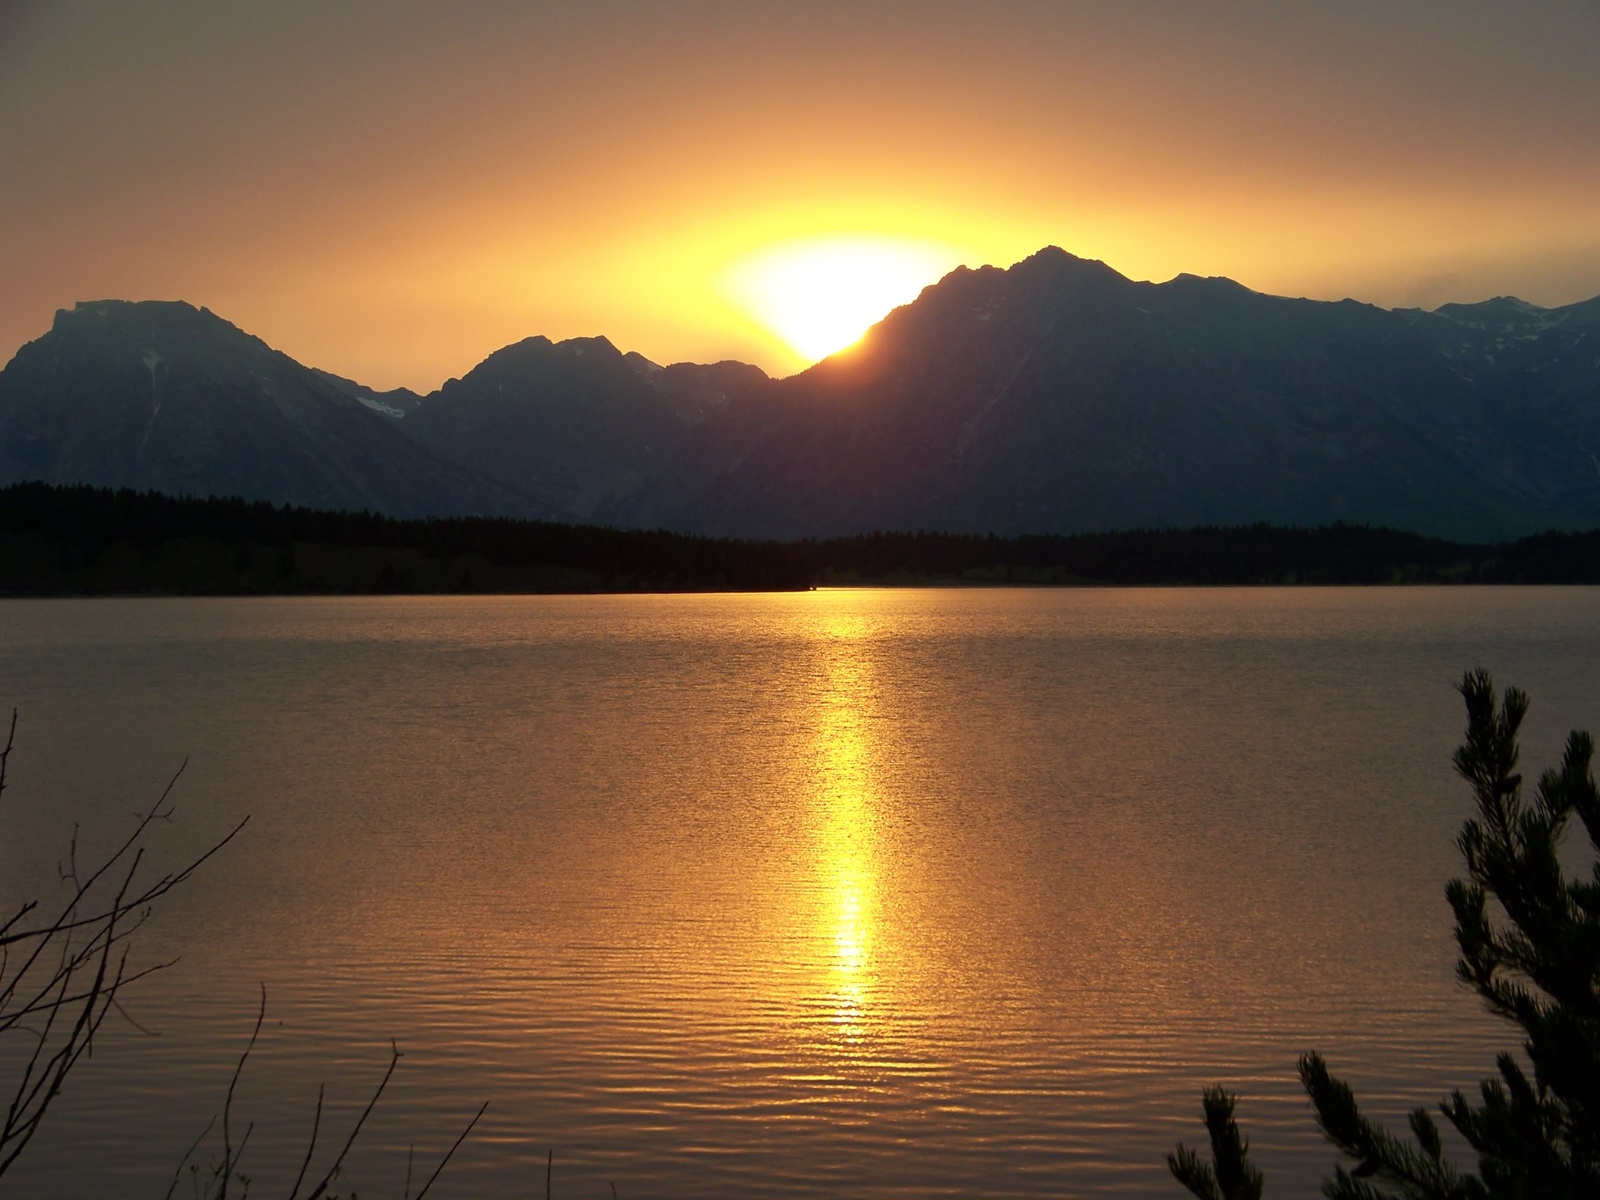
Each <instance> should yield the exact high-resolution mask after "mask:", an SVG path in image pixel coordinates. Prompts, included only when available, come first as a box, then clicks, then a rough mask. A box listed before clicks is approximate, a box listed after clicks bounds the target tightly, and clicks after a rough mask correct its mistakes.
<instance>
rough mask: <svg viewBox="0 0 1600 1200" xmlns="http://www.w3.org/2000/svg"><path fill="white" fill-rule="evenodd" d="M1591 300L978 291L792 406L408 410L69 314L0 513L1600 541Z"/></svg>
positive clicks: (858, 351)
mask: <svg viewBox="0 0 1600 1200" xmlns="http://www.w3.org/2000/svg"><path fill="white" fill-rule="evenodd" d="M1597 456H1600V297H1597V298H1596V299H1594V300H1589V301H1586V302H1583V303H1580V304H1573V305H1568V306H1566V307H1563V308H1554V309H1545V308H1539V307H1536V306H1534V305H1530V304H1527V303H1524V302H1523V301H1520V300H1516V299H1512V298H1504V297H1503V298H1498V299H1494V300H1489V301H1485V302H1483V303H1481V304H1470V305H1464V304H1451V305H1445V306H1444V307H1442V308H1439V309H1437V310H1434V311H1432V312H1424V311H1421V310H1416V309H1399V310H1387V309H1381V308H1377V307H1374V306H1371V305H1366V304H1359V303H1357V302H1355V301H1351V300H1345V301H1339V302H1332V303H1330V302H1324V301H1313V300H1303V299H1287V298H1283V297H1278V296H1270V295H1264V294H1262V293H1258V292H1253V291H1251V290H1249V289H1247V288H1245V287H1243V286H1241V285H1239V284H1237V283H1235V282H1233V281H1231V280H1227V279H1218V278H1198V277H1196V276H1192V275H1180V276H1178V277H1177V278H1175V279H1173V280H1171V281H1169V282H1166V283H1160V284H1155V283H1142V282H1135V281H1132V280H1129V279H1127V278H1125V277H1123V276H1122V275H1120V274H1118V273H1117V272H1116V271H1114V270H1112V269H1111V268H1110V267H1108V266H1106V265H1105V264H1104V263H1101V262H1097V261H1091V260H1085V259H1080V258H1076V257H1074V256H1073V255H1070V254H1067V253H1065V252H1064V251H1061V250H1058V249H1055V248H1048V249H1045V250H1042V251H1040V252H1039V253H1037V254H1035V255H1033V256H1031V257H1030V258H1028V259H1025V260H1024V261H1022V262H1020V263H1017V264H1016V265H1015V266H1013V267H1011V268H1009V269H1005V270H1002V269H999V268H995V267H982V268H978V269H976V270H970V269H967V268H960V269H958V270H956V271H954V272H952V273H951V274H949V275H947V276H946V277H945V278H944V279H942V280H940V281H939V282H938V283H936V284H933V285H931V286H929V287H928V288H926V289H924V291H923V292H922V294H921V296H919V297H918V298H917V299H916V300H915V301H914V302H912V303H911V304H908V305H906V306H904V307H902V308H898V309H896V310H894V311H893V312H891V313H889V314H888V315H887V316H886V317H885V318H884V319H883V320H882V321H881V322H880V323H879V324H877V325H876V326H874V327H873V328H872V329H871V330H870V331H869V332H868V333H867V335H866V336H865V337H864V338H863V339H862V341H861V342H860V343H858V344H857V345H856V346H854V347H852V348H851V349H849V350H847V351H844V352H841V353H839V354H836V355H834V356H832V357H830V358H828V359H825V360H823V361H822V362H820V363H818V364H816V365H815V366H813V367H811V368H810V369H809V370H806V371H803V372H801V373H800V374H798V375H794V376H791V377H789V378H787V379H772V378H769V377H768V376H767V375H766V374H764V373H763V372H762V371H760V370H759V369H758V368H756V367H753V366H749V365H747V364H743V363H736V362H722V363H714V364H708V365H700V364H690V363H680V364H675V365H670V366H658V365H657V364H655V363H652V362H650V361H649V360H647V359H645V358H643V357H641V356H640V355H638V354H625V353H622V352H620V351H619V350H618V349H617V348H616V347H615V346H613V345H612V344H611V343H610V342H609V341H607V340H606V339H605V338H603V337H595V338H578V339H572V340H569V341H563V342H551V341H549V340H547V339H545V338H542V337H532V338H528V339H526V340H524V341H521V342H518V343H516V344H514V345H511V346H507V347H505V348H504V349H501V350H499V351H496V352H495V353H494V354H491V355H490V356H489V357H488V358H487V359H485V360H484V361H483V362H482V363H480V364H479V365H478V366H476V367H475V368H473V369H472V370H471V371H469V372H468V373H467V374H466V375H464V376H463V377H461V378H460V379H452V380H450V381H449V382H447V383H446V384H445V385H444V386H443V387H442V388H440V389H439V390H437V391H435V392H433V393H431V394H429V395H426V396H419V395H418V394H416V393H414V392H410V391H407V390H405V389H399V390H396V391H390V392H379V391H374V390H372V389H369V388H366V387H363V386H361V385H360V384H358V383H355V382H353V381H351V380H347V379H342V378H340V377H338V376H335V375H331V374H329V373H327V372H324V371H318V370H315V369H312V368H309V367H305V366H302V365H301V364H299V363H297V362H295V361H294V360H293V359H291V358H289V357H288V356H287V355H284V354H282V353H280V352H278V351H275V350H273V349H272V348H270V347H269V346H267V345H266V344H265V343H264V342H261V341H260V340H259V339H257V338H254V337H251V336H250V335H248V334H246V333H244V332H242V331H241V330H239V329H237V328H235V327H234V326H232V325H230V324H229V323H228V322H226V321H224V320H223V319H221V318H220V317H217V316H216V315H214V314H212V313H211V312H209V311H208V310H205V309H195V308H192V307H191V306H189V305H187V304H183V303H177V302H151V301H146V302H138V303H134V302H125V301H99V302H91V303H80V304H79V305H77V306H76V307H75V308H73V309H71V310H63V311H62V312H60V313H58V314H57V315H56V319H55V323H54V325H53V327H52V328H51V330H50V332H49V333H47V334H45V335H44V336H43V337H41V338H39V339H38V340H36V341H34V342H31V343H29V344H28V345H26V346H24V347H23V348H22V349H21V350H20V351H18V353H17V355H16V357H15V358H14V359H13V360H12V361H11V363H10V364H9V365H8V366H7V367H6V368H5V370H4V371H3V372H0V483H4V482H13V481H20V480H24V479H42V480H46V481H49V482H54V483H68V482H83V483H93V484H97V485H101V486H114V487H133V488H143V489H153V490H158V491H164V492H169V493H174V494H185V493H187V494H198V495H206V494H216V495H240V496H245V497H248V498H253V499H268V500H273V501H277V502H290V503H295V504H299V505H306V506H315V507H326V508H345V509H370V510H372V511H376V512H383V513H389V514H394V515H400V516H409V515H424V514H435V515H450V514H467V513H482V514H496V515H508V516H519V517H533V518H541V519H559V520H566V521H578V522H593V523H600V524H608V525H616V526H621V527H641V528H657V527H659V528H668V529H675V530H681V531H686V532H694V533H704V534H718V535H738V536H746V537H763V538H773V537H778V538H793V537H812V536H830V535H837V534H852V533H859V532H865V531H869V530H875V529H884V530H890V529H904V530H912V529H919V528H925V529H942V530H949V531H954V532H972V533H989V532H994V533H1001V534H1016V533H1069V532H1079V531H1093V530H1108V529H1119V528H1135V527H1143V528H1162V527H1188V526H1194V525H1204V524H1245V523H1252V522H1256V521H1269V522H1273V523H1277V524H1299V525H1321V524H1327V523H1330V522H1333V521H1340V520H1342V521H1347V522H1359V523H1371V524H1382V525H1388V526H1392V527H1395V528H1400V529H1408V530H1414V531H1417V532H1423V533H1429V534H1437V535H1442V536H1446V537H1452V538H1458V539H1465V540H1479V541H1487V540H1493V539H1497V538H1506V537H1515V536H1518V535H1521V534H1524V533H1528V532H1533V531H1536V530H1542V529H1545V528H1552V527H1554V528H1580V527H1581V528H1588V527H1594V526H1600V457H1597Z"/></svg>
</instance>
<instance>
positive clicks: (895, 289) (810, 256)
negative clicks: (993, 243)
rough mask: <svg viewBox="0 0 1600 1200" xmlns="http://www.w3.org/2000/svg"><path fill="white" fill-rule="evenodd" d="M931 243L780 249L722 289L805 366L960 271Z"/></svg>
mask: <svg viewBox="0 0 1600 1200" xmlns="http://www.w3.org/2000/svg"><path fill="white" fill-rule="evenodd" d="M960 261H961V258H960V255H959V253H958V252H957V251H955V250H953V249H952V248H951V247H948V246H942V245H939V244H938V243H934V242H920V241H908V240H904V239H896V238H891V237H881V236H868V235H851V236H837V237H826V238H810V239H806V240H802V241H792V242H783V243H780V244H778V245H775V246H769V247H766V248H765V249H762V250H758V251H756V252H755V253H753V254H750V255H748V256H746V257H745V258H742V259H740V260H739V261H738V262H736V263H735V264H734V265H733V266H732V267H731V268H730V269H729V270H728V272H727V273H726V275H725V277H724V280H723V284H724V290H725V291H726V292H727V293H728V295H729V297H730V299H732V300H733V301H734V303H735V304H736V305H738V307H739V308H740V309H741V310H743V311H744V312H745V314H746V315H747V316H749V317H750V318H751V319H752V320H753V321H755V322H756V323H757V324H759V325H761V326H763V327H764V328H766V329H768V330H770V331H772V332H773V333H775V334H776V335H777V336H778V337H779V338H781V339H782V340H783V341H784V342H785V343H787V344H788V345H789V346H790V348H792V349H793V350H794V352H795V353H796V354H797V355H799V356H800V357H801V358H802V359H804V360H805V361H806V362H815V361H816V360H818V359H821V358H826V357H827V356H828V355H830V354H833V353H835V352H837V351H839V350H843V349H844V348H845V347H846V346H850V345H853V344H855V343H856V342H858V341H860V340H861V336H862V334H864V333H866V331H867V330H868V329H869V328H871V327H872V325H874V324H875V323H877V322H878V321H880V320H882V319H883V317H884V316H885V315H886V314H887V313H888V312H889V310H890V309H893V308H895V307H897V306H898V305H901V304H908V303H910V302H911V301H912V300H915V299H916V298H917V294H918V293H919V292H920V291H921V290H922V289H923V288H924V287H926V286H928V285H929V284H930V283H935V282H937V281H938V279H939V278H940V277H941V276H942V275H944V274H945V273H946V272H948V271H949V270H951V269H952V268H953V267H955V266H958V265H959V264H960Z"/></svg>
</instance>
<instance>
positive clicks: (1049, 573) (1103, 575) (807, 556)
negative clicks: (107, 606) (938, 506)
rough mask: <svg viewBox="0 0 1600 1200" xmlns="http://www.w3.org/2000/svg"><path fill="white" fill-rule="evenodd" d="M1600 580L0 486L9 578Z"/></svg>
mask: <svg viewBox="0 0 1600 1200" xmlns="http://www.w3.org/2000/svg"><path fill="white" fill-rule="evenodd" d="M939 583H966V584H1058V585H1060V584H1065V585H1071V584H1113V585H1125V586H1139V585H1155V584H1192V585H1294V584H1337V585H1347V584H1393V583H1434V584H1442V583H1541V584H1542V583H1568V584H1572V583H1589V584H1592V583H1600V530H1596V531H1588V532H1581V533H1564V532H1556V531H1551V532H1547V533H1543V534H1538V535H1536V536H1532V537H1526V538H1522V539H1520V540H1518V541H1514V542H1507V543H1500V544H1473V543H1460V542H1451V541H1446V540H1444V539H1441V538H1433V537H1427V536H1424V535H1421V534H1416V533H1407V532H1403V531H1399V530H1394V529H1386V528H1377V527H1372V526H1366V525H1347V524H1334V525H1328V526H1323V527H1320V528H1294V527H1286V526H1275V525H1267V524H1256V525H1248V526H1234V527H1219V526H1208V527H1200V528H1194V529H1184V530H1176V529H1160V530H1149V529H1144V530H1129V531H1122V532H1113V533H1084V534H1073V535H1067V536H1055V535H1028V536H1020V537H999V536H995V535H989V536H981V535H970V534H954V533H938V532H929V531H919V532H915V533H894V532H880V533H872V534H866V535H862V536H855V537H836V538H827V539H807V540H803V541H795V542H777V541H753V540H739V539H731V538H711V537H700V536H694V535H689V534H681V533H671V532H668V531H665V530H624V529H612V528H606V527H602V526H595V525H578V524H563V523H556V522H547V521H524V520H515V519H511V518H504V517H428V518H413V519H402V518H396V517H388V516H383V515H380V514H377V513H372V512H336V511H327V510H319V509H309V508H300V507H296V506H293V505H274V504H272V503H269V502H267V501H250V500H243V499H238V498H216V497H212V498H207V499H201V498H198V497H192V496H177V497H175V496H167V495H163V494H160V493H156V492H140V491H133V490H129V489H123V490H120V491H113V490H110V489H106V488H95V487H89V486H59V487H58V486H51V485H49V484H43V483H20V484H13V485H11V486H9V487H5V488H0V593H4V594H9V595H65V594H95V593H107V594H112V593H129V592H133V593H138V592H150V593H162V592H177V593H191V594H213V593H222V594H228V593H258V594H272V593H316V592H338V593H373V592H587V591H694V590H729V591H752V590H759V591H781V590H798V589H804V588H807V587H813V586H818V585H829V584H891V585H892V584H939Z"/></svg>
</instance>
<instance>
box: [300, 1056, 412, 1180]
mask: <svg viewBox="0 0 1600 1200" xmlns="http://www.w3.org/2000/svg"><path fill="white" fill-rule="evenodd" d="M389 1049H390V1050H391V1052H392V1053H393V1055H394V1057H393V1058H391V1059H390V1060H389V1069H388V1070H387V1071H385V1072H384V1073H383V1079H382V1080H380V1081H379V1083H378V1090H377V1091H375V1092H373V1093H372V1099H371V1100H368V1101H367V1107H366V1108H364V1109H362V1110H361V1116H360V1118H359V1119H358V1120H357V1121H356V1127H355V1128H354V1129H352V1130H351V1131H350V1136H349V1138H348V1139H346V1141H345V1144H344V1149H343V1150H341V1151H339V1157H338V1158H336V1159H334V1160H333V1166H331V1167H329V1168H328V1173H327V1174H326V1175H324V1176H323V1177H322V1180H321V1182H319V1183H318V1184H317V1186H316V1187H314V1188H312V1189H311V1194H310V1195H309V1196H307V1197H306V1200H317V1198H318V1197H319V1196H321V1195H322V1194H323V1193H324V1192H326V1191H327V1190H328V1185H329V1184H330V1183H332V1182H333V1177H334V1175H335V1173H337V1172H338V1170H339V1168H340V1166H342V1165H343V1163H344V1157H345V1155H347V1154H349V1153H350V1147H351V1146H353V1145H355V1143H356V1135H357V1134H358V1133H360V1132H361V1127H362V1126H363V1125H364V1124H366V1121H367V1118H368V1117H369V1116H371V1115H372V1110H373V1108H374V1107H375V1106H376V1105H377V1103H378V1097H379V1096H381V1095H383V1089H384V1088H386V1087H388V1086H389V1079H390V1077H391V1076H392V1075H393V1074H394V1069H395V1067H397V1066H398V1065H399V1063H400V1050H399V1048H398V1047H397V1046H395V1044H394V1043H393V1042H390V1043H389Z"/></svg>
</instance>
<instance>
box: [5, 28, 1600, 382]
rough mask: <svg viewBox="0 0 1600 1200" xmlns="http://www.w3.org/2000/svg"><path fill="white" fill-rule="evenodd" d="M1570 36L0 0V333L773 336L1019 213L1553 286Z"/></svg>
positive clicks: (1591, 39)
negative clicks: (99, 310) (166, 305)
mask: <svg viewBox="0 0 1600 1200" xmlns="http://www.w3.org/2000/svg"><path fill="white" fill-rule="evenodd" d="M1596 63H1600V0H1528V2H1524V3H1510V2H1508V0H1498V2H1495V3H1488V2H1480V0H1382V2H1378V0H1337V2H1330V0H1320V2H1318V3H1305V2H1303V0H1117V2H1115V3H1109V2H1097V3H1086V2H1085V3H1075V2H1073V0H990V2H989V3H952V2H947V0H916V2H912V0H849V2H848V3H846V2H838V0H807V2H805V3H793V2H779V0H737V2H733V0H588V2H586V3H538V2H528V0H520V2H511V0H454V2H452V3H425V2H423V0H381V2H380V0H316V2H303V0H272V2H270V3H269V2H265V0H262V2H259V3H247V2H244V0H141V2H139V3H130V2H128V0H67V2H62V3H49V2H30V0H20V2H19V0H0V358H4V359H9V357H10V356H11V354H12V353H13V352H14V351H15V350H16V348H17V347H18V346H20V345H21V344H22V343H23V342H25V341H27V340H29V339H32V338H35V337H38V336H40V335H41V334H43V333H44V332H45V331H46V330H47V329H48V328H49V326H50V322H51V319H52V316H53V314H54V312H55V310H56V309H58V308H62V307H70V306H71V305H72V304H73V303H74V302H75V301H78V300H88V299H101V298H106V297H118V298H123V299H182V300H188V301H190V302H191V303H194V304H197V305H204V306H207V307H209V308H211V309H212V310H213V311H215V312H217V313H218V314H220V315H222V316H223V317H226V318H227V319H228V320H230V321H232V322H234V323H235V324H236V325H239V326H240V327H242V328H244V329H246V330H248V331H249V332H251V333H254V334H256V335H258V336H260V337H262V338H264V339H265V340H266V341H267V342H268V343H270V344H271V345H273V346H275V347H277V348H279V349H282V350H284V351H286V352H287V353H289V354H291V355H293V356H294V357H295V358H297V359H299V360H300V361H302V362H305V363H307V364H310V365H313V366H318V367H322V368H325V369H327V370H331V371H336V372H338V373H339V374H342V375H347V376H350V377H352V378H355V379H358V380H360V381H361V382H363V383H366V384H368V385H370V386H374V387H384V388H387V387H394V386H400V385H405V386H409V387H412V388H416V389H418V390H428V389H431V388H433V387H436V386H438V384H439V383H441V382H442V381H443V380H444V379H446V378H448V377H450V376H454V375H461V374H463V373H465V372H466V371H467V370H469V369H470V368H471V367H472V366H473V365H475V364H476V363H477V362H478V361H480V360H481V359H482V358H483V357H485V356H486V355H487V354H488V353H490V352H491V351H493V350H494V349H496V348H498V347H500V346H502V345H505V344H507V343H509V342H512V341H516V340H518V339H520V338H523V337H527V336H529V335H532V334H544V335H546V336H548V337H551V338H557V339H559V338H564V337H573V336H591V335H595V334H604V335H606V336H608V337H609V338H610V339H611V340H612V341H613V342H615V343H616V344H617V345H618V346H619V347H620V348H622V349H625V350H637V351H639V352H641V353H643V354H645V355H647V356H648V357H650V358H652V359H655V360H657V361H660V362H672V361H680V360H686V359H689V360H696V361H707V360H714V359H719V358H740V359H744V360H745V361H750V362H755V363H757V364H759V365H761V366H762V367H764V368H766V369H767V370H769V371H771V372H773V373H777V374H786V373H788V372H790V371H792V370H795V369H797V368H798V367H800V366H802V365H804V363H805V362H806V361H807V360H808V359H809V358H811V357H814V356H815V355H816V354H817V353H818V352H819V347H821V346H823V345H824V344H825V343H826V337H825V336H824V331H823V329H822V326H823V324H824V323H825V322H824V317H825V316H827V315H829V314H831V316H832V318H833V319H834V320H835V321H837V320H845V321H846V323H847V324H848V323H849V321H850V320H854V319H855V318H854V317H851V316H848V315H847V314H845V312H844V310H845V309H846V308H847V307H848V305H850V304H857V305H860V304H881V305H882V306H883V307H885V308H886V307H887V306H888V305H889V304H892V303H898V302H902V301H904V300H909V299H911V298H912V297H913V296H914V294H915V291H916V288H917V287H919V286H921V284H923V283H931V282H933V281H934V279H936V278H937V277H938V275H939V274H941V273H943V271H945V270H948V269H950V268H952V267H954V266H956V265H958V264H961V263H965V264H967V265H972V266H976V265H979V264H981V263H995V264H998V265H1002V266H1004V265H1009V264H1010V263H1012V262H1015V261H1017V260H1018V259H1021V258H1023V257H1025V256H1026V255H1028V254H1030V253H1032V252H1033V251H1035V250H1037V249H1039V248H1040V247H1042V246H1045V245H1058V246H1061V247H1063V248H1064V249H1067V250H1069V251H1071V252H1073V253H1075V254H1078V255H1081V256H1084V257H1088V258H1099V259H1103V260H1105V261H1106V262H1107V263H1109V264H1110V265H1111V266H1113V267H1115V268H1116V269H1117V270H1119V271H1121V272H1122V273H1123V274H1125V275H1128V276H1130V277H1132V278H1136V279H1152V280H1158V281H1159V280H1164V279H1168V278H1171V277H1172V276H1173V275H1175V274H1178V273H1179V272H1185V271H1187V272H1191V273H1194V274H1201V275H1227V276H1230V277H1232V278H1234V279H1237V280H1239V281H1240V282H1242V283H1244V284H1246V285H1248V286H1250V287H1253V288H1257V289H1260V290H1263V291H1270V292H1275V293H1280V294H1285V295H1296V296H1298V295H1305V296H1311V297H1317V298H1326V299H1337V298H1342V297H1344V296H1354V297H1355V298H1357V299H1360V300H1366V301H1370V302H1373V303H1377V304H1382V305H1385V306H1396V305H1422V306H1425V307H1434V306H1436V305H1438V304H1441V303H1445V302H1447V301H1474V300H1481V299H1485V298H1488V297H1490V296H1495V295H1504V294H1513V295H1518V296H1521V297H1523V298H1524V299H1527V300H1530V301H1532V302H1534V303H1538V304H1544V305H1557V304H1564V303H1570V302H1573V301H1576V300H1580V299H1586V298H1588V297H1590V296H1594V295H1597V294H1600V69H1596V67H1595V64H1596ZM852 264H856V265H852ZM924 275H925V276H926V277H925V278H924V277H923V276H924ZM904 293H909V294H904ZM801 309H804V310H805V311H804V312H803V313H802V312H800V311H799V310H801ZM786 313H787V314H788V316H785V314H786ZM797 314H798V315H797ZM863 319H865V318H863ZM786 321H787V322H788V323H787V324H786V323H785V322H786Z"/></svg>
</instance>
